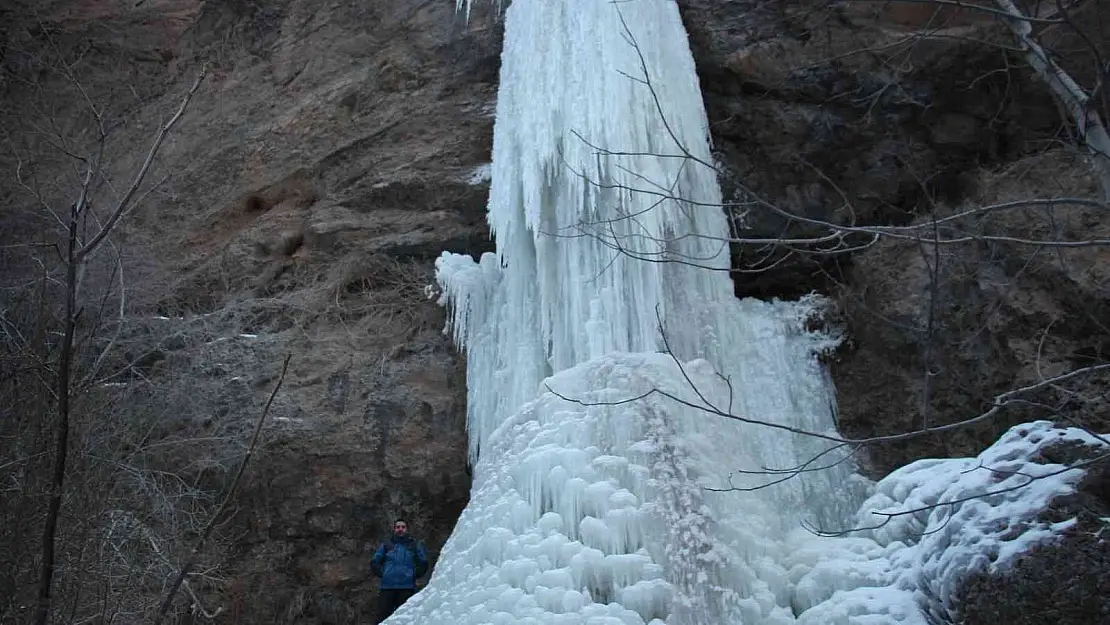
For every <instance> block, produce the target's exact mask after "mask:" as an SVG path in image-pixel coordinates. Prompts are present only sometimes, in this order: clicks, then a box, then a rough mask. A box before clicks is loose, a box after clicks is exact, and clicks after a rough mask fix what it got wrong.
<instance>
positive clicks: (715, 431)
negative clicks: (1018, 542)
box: [388, 0, 1079, 625]
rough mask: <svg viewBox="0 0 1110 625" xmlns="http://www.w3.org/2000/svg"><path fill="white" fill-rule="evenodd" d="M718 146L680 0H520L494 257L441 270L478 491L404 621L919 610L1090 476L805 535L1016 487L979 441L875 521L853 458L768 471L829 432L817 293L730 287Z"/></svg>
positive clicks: (500, 103)
mask: <svg viewBox="0 0 1110 625" xmlns="http://www.w3.org/2000/svg"><path fill="white" fill-rule="evenodd" d="M710 162H711V156H710V148H709V143H708V139H707V123H706V118H705V112H704V108H703V106H702V102H701V95H700V90H699V87H698V83H697V77H696V74H695V72H694V64H693V59H692V57H691V54H690V50H689V46H688V43H687V40H686V34H685V31H684V29H683V26H682V22H681V20H680V18H679V14H678V9H677V7H676V5H675V3H674V1H673V0H636V1H633V2H623V3H615V2H609V1H608V0H580V1H576V2H570V1H567V0H514V1H513V2H512V3H511V5H509V7H508V8H507V10H506V24H505V42H504V51H503V54H502V66H501V86H500V91H499V93H498V100H497V111H496V123H495V127H494V146H493V162H492V166H491V186H490V197H489V205H488V209H489V221H490V225H491V229H492V231H493V233H494V235H495V237H496V242H497V252H496V253H493V254H486V255H484V256H483V257H482V258H481V259H480V261H479V262H474V261H473V260H472V259H471V258H469V257H467V256H461V255H453V254H444V256H443V257H441V258H440V259H439V261H438V262H437V270H438V272H437V278H438V281H439V283H440V286H441V288H442V302H443V303H445V304H447V305H448V306H450V309H451V319H450V328H451V331H452V332H453V333H454V337H455V339H456V341H457V342H458V344H459V345H460V346H461V347H464V348H465V349H466V352H467V356H468V360H467V362H468V364H467V366H468V371H467V377H468V380H467V384H468V427H469V436H470V442H471V455H472V459H473V460H474V461H475V467H474V486H473V490H472V496H471V501H470V504H469V505H468V506H467V508H466V510H465V511H464V512H463V515H462V517H461V518H460V519H459V522H458V525H457V526H456V528H455V531H454V533H453V534H452V536H451V538H450V539H449V540H448V542H447V544H446V545H445V546H444V548H443V551H442V553H441V556H440V559H439V561H438V564H437V566H436V569H435V572H434V574H433V576H432V578H431V580H430V581H429V584H428V586H427V587H426V588H425V589H424V590H422V591H421V592H420V593H418V594H417V595H416V596H415V597H414V598H413V599H412V600H410V601H409V602H408V603H407V604H406V605H404V606H403V607H402V608H401V609H400V610H398V612H397V613H396V614H395V615H394V616H393V617H391V618H390V619H389V620H388V623H390V624H391V625H398V624H417V623H420V624H423V623H441V622H442V623H452V624H456V623H457V624H475V625H477V624H485V623H493V624H508V623H513V624H523V625H541V624H543V625H549V624H551V625H560V624H561V625H572V624H579V623H582V624H589V625H622V624H623V625H660V624H662V623H667V624H672V625H675V624H691V625H692V624H699V625H718V624H732V623H745V624H768V625H776V624H782V625H786V624H788V623H809V624H818V623H820V624H821V625H836V624H845V625H847V624H854V625H865V624H873V623H893V622H902V623H908V624H924V623H926V622H927V620H926V617H927V614H930V613H937V612H938V611H942V610H944V609H947V608H946V606H944V605H943V602H940V603H938V602H937V601H936V597H937V596H940V595H941V594H942V593H943V591H944V588H938V587H937V586H936V584H944V583H948V582H949V581H950V580H951V579H952V577H951V576H950V575H949V571H951V570H953V569H955V568H959V567H963V566H966V565H967V564H969V563H972V561H973V560H974V559H975V558H976V557H978V556H976V555H975V554H977V553H980V552H979V551H976V550H977V549H980V546H979V545H981V544H983V543H984V541H986V542H990V541H992V540H993V541H994V542H993V543H991V544H993V545H995V546H994V547H992V548H993V549H994V553H995V554H996V556H997V557H996V560H995V561H996V562H998V561H1002V560H1004V559H1005V557H1007V556H1008V555H1009V554H1010V553H1011V552H1013V551H1014V549H1012V548H1010V547H1007V546H1005V545H1004V544H1003V543H1002V542H1001V541H1000V540H999V539H998V536H999V535H1000V534H999V533H998V531H997V526H998V521H999V520H1000V519H1013V518H1018V517H1020V516H1021V514H1022V513H1024V512H1027V511H1028V509H1035V507H1036V506H1037V505H1038V502H1040V503H1043V500H1044V498H1045V497H1049V496H1051V495H1052V494H1055V493H1059V492H1065V491H1066V490H1067V488H1068V485H1069V484H1070V483H1071V482H1072V481H1074V479H1075V478H1076V476H1077V475H1078V473H1079V472H1059V473H1058V474H1056V475H1054V476H1053V478H1052V479H1046V480H1044V481H1043V482H1040V483H1039V484H1040V486H1039V487H1038V490H1037V491H1036V496H1035V497H1033V498H1032V499H1033V500H1034V501H1033V502H1032V503H1030V504H1028V505H1026V503H1023V502H1026V499H1021V498H1020V497H1017V496H1016V495H1011V494H1000V495H997V496H994V497H993V499H992V498H991V497H987V498H985V499H982V500H975V501H981V502H982V504H979V503H974V504H970V505H968V504H965V505H961V506H942V507H939V508H935V509H926V510H922V511H920V512H917V513H914V514H907V515H904V516H897V517H893V519H894V520H893V521H891V522H890V523H887V524H886V525H884V526H883V527H882V528H878V529H875V530H871V531H867V532H861V533H858V535H854V536H853V537H850V538H818V537H816V536H814V535H813V534H810V533H807V532H805V531H804V530H801V529H799V528H800V527H801V526H802V523H803V522H808V523H809V524H811V525H816V526H818V527H826V528H828V527H848V526H852V525H855V524H859V523H864V524H867V525H874V523H872V521H873V519H872V518H870V517H867V516H866V515H867V514H869V512H868V511H870V510H874V509H879V510H880V511H882V510H906V509H909V508H912V507H914V506H917V505H918V504H919V503H920V504H926V505H928V504H933V503H937V502H940V501H949V500H950V499H949V498H951V497H954V496H957V495H959V494H962V493H967V492H971V491H974V489H980V490H981V489H983V488H989V487H990V486H991V485H997V484H999V483H1000V482H999V478H998V476H997V474H995V473H989V472H988V473H989V474H988V475H986V476H984V475H982V474H981V473H980V472H979V471H976V470H968V469H969V468H970V467H971V465H969V464H968V463H975V462H977V461H974V460H966V461H951V462H949V463H924V464H922V463H918V464H916V465H911V466H910V467H907V468H905V469H903V470H902V471H900V472H898V473H896V474H894V475H892V476H891V477H890V478H888V479H887V480H884V481H883V482H881V483H880V484H878V485H877V486H875V487H874V488H873V489H871V490H870V492H871V493H872V494H871V497H870V499H869V500H868V502H867V503H866V504H865V505H864V507H863V508H862V510H864V512H863V513H859V514H862V515H864V516H863V517H857V510H860V509H861V508H860V504H861V502H863V498H864V496H865V493H864V490H865V489H867V488H868V487H869V486H870V485H867V484H865V483H864V481H863V480H862V479H860V478H858V477H854V476H853V475H852V473H851V466H850V464H848V463H840V464H836V462H837V461H838V460H840V459H842V457H841V456H838V454H839V453H841V452H838V451H834V452H832V453H829V454H828V455H827V457H824V458H823V462H824V463H826V464H836V466H834V467H832V468H828V469H826V470H821V471H807V472H802V473H800V474H798V475H796V476H794V477H792V478H791V479H785V480H783V479H781V478H782V476H781V475H778V474H768V473H766V472H763V473H761V472H760V471H761V470H763V469H764V468H768V467H770V468H790V467H796V466H799V465H801V464H802V463H804V462H806V461H807V460H810V459H811V458H813V457H814V456H815V455H816V454H819V453H821V452H824V451H826V450H829V449H831V448H832V447H833V446H834V445H835V439H836V438H837V434H836V432H835V427H834V425H835V423H834V414H833V412H834V408H833V405H834V403H833V393H832V389H831V387H830V385H829V384H828V382H827V380H826V378H825V374H824V370H823V369H822V367H821V366H820V365H819V363H818V362H817V359H816V354H817V352H818V351H820V350H821V349H823V348H825V347H827V346H828V345H829V344H830V342H831V341H832V340H833V339H832V338H830V337H826V336H822V335H820V334H815V333H812V332H808V331H806V330H805V329H804V328H805V327H806V323H805V321H806V319H807V317H808V316H809V315H811V314H813V313H814V311H815V308H816V307H817V306H818V305H819V301H817V300H804V301H802V302H798V303H782V302H775V303H767V302H759V301H753V300H744V301H740V300H736V299H735V298H734V297H733V291H732V284H731V280H730V277H729V275H728V273H727V271H726V270H727V268H728V266H729V256H728V248H727V246H726V245H723V244H722V243H721V237H725V236H727V234H728V224H727V223H726V221H725V218H724V215H723V214H722V211H721V210H720V209H719V208H718V206H719V204H720V191H719V189H718V186H717V181H716V177H715V172H714V171H713V169H712V168H711V167H709V166H708V164H709V163H710ZM728 415H732V416H733V417H736V418H730V417H729V416H728ZM753 421H759V422H760V423H755V422H753ZM1038 428H1039V429H1038ZM1032 429H1033V430H1035V431H1036V432H1037V433H1038V434H1037V436H1039V437H1040V438H1037V436H1033V437H1031V436H1029V432H1028V431H1027V432H1026V435H1025V436H1022V435H1021V434H1020V433H1014V434H1013V436H1012V437H1011V438H1013V440H1008V439H1007V440H1004V441H1003V442H1002V443H1000V445H1001V447H999V448H998V449H994V448H992V450H994V451H993V452H992V451H990V450H988V452H986V453H995V456H989V457H986V458H985V459H984V462H992V463H997V462H1003V463H1009V464H1008V465H1007V466H1008V467H1011V468H1012V467H1014V466H1018V465H1021V467H1022V472H1023V473H1027V472H1028V471H1039V470H1045V471H1049V470H1052V469H1044V468H1036V467H1040V465H1036V466H1033V465H1035V463H1032V462H1031V461H1029V460H1028V458H1029V457H1030V455H1031V454H1032V453H1034V452H1035V449H1036V448H1037V446H1038V445H1040V444H1041V442H1034V441H1033V438H1037V441H1042V440H1047V439H1048V438H1049V436H1050V433H1049V432H1048V430H1047V428H1046V427H1042V426H1032ZM1065 436H1071V437H1076V436H1078V434H1076V433H1074V432H1068V433H1066V434H1065ZM1023 441H1024V442H1023ZM1023 454H1024V455H1023ZM953 463H954V464H953ZM1011 477H1012V476H1011ZM1007 479H1009V478H1007ZM1003 482H1004V481H1003ZM756 486H762V488H757V489H753V487H756ZM1023 505H1025V506H1026V507H1025V508H1023V507H1022V506H1023ZM949 508H951V509H949ZM965 511H966V513H965ZM945 515H948V516H945ZM961 515H962V516H961ZM953 520H955V521H956V525H955V526H954V527H955V529H953V530H945V529H943V528H940V527H938V526H937V524H938V523H943V522H948V523H951V522H952V521H953ZM922 529H926V530H930V532H931V533H927V534H926V535H925V537H924V538H921V530H922ZM1053 529H1054V528H1051V527H1049V528H1037V529H1036V531H1037V532H1040V534H1036V533H1035V532H1034V533H1033V534H1028V535H1030V536H1033V537H1036V536H1043V535H1047V534H1049V533H1051V532H1052V531H1053ZM1055 529H1058V528H1055ZM932 530H935V531H932ZM969 531H971V532H972V533H970V534H969V533H968V532H969ZM975 532H978V538H979V541H978V542H977V543H976V545H974V546H967V545H965V544H964V543H961V542H960V541H964V540H966V537H967V536H972V535H974V534H975ZM992 532H995V533H994V534H992ZM992 536H993V537H994V538H990V537H992ZM945 541H947V542H945ZM943 545H946V546H950V547H952V549H949V550H948V551H944V552H943V553H942V552H941V551H939V547H940V546H943ZM959 553H964V554H965V555H958V554H959ZM953 554H956V555H953ZM946 576H947V577H946ZM938 580H939V581H938Z"/></svg>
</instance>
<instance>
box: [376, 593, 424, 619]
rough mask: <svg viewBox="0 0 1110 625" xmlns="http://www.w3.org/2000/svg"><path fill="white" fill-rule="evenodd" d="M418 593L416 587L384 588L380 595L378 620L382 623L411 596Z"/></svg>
mask: <svg viewBox="0 0 1110 625" xmlns="http://www.w3.org/2000/svg"><path fill="white" fill-rule="evenodd" d="M414 594H416V589H415V588H383V589H382V590H381V593H380V594H379V595H378V622H379V623H381V622H382V621H384V620H385V619H387V618H389V615H391V614H393V611H394V610H396V609H397V608H399V607H401V604H402V603H404V602H406V601H408V600H409V597H411V596H413V595H414Z"/></svg>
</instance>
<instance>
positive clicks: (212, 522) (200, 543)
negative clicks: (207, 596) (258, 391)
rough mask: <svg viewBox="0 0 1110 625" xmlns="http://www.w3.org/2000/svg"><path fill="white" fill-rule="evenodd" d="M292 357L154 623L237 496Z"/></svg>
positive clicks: (166, 610)
mask: <svg viewBox="0 0 1110 625" xmlns="http://www.w3.org/2000/svg"><path fill="white" fill-rule="evenodd" d="M291 358H293V355H292V354H288V355H286V356H285V361H284V362H283V363H282V364H281V374H280V375H279V376H278V380H277V384H275V385H274V390H273V391H272V392H271V393H270V398H269V399H268V400H266V407H265V408H263V409H262V416H260V417H259V418H258V423H257V424H255V426H254V434H253V435H252V436H251V442H250V445H249V446H248V447H247V454H246V455H245V456H244V457H243V461H242V462H241V463H240V464H239V470H238V471H237V472H236V473H235V477H234V478H233V479H232V480H231V487H230V488H228V491H227V495H225V496H224V499H223V501H221V502H220V505H219V507H218V508H216V511H215V512H214V513H212V517H211V518H210V519H208V523H207V524H206V525H205V526H204V531H202V532H201V535H200V537H199V538H197V542H196V544H194V545H193V550H192V551H191V552H190V553H189V557H188V558H187V559H186V560H185V564H183V565H182V566H181V570H180V571H179V572H178V574H177V577H176V578H175V579H174V581H173V584H172V585H171V586H170V589H169V592H168V593H166V598H165V599H164V600H163V601H162V605H161V607H159V608H158V614H157V615H156V616H155V618H154V625H158V624H159V623H161V622H162V620H163V619H165V617H166V614H167V613H168V612H169V610H170V606H171V605H173V599H174V597H175V596H176V595H177V591H178V590H179V589H180V588H181V584H182V582H184V581H185V577H186V576H187V575H189V571H190V570H191V569H192V568H193V566H194V565H195V564H196V561H197V557H198V556H199V555H200V551H201V549H203V548H204V543H205V542H206V541H207V540H208V536H209V535H210V534H211V533H212V530H213V529H215V527H216V522H217V521H218V520H219V518H220V517H221V516H222V515H223V513H224V510H226V509H227V506H228V504H229V503H230V502H231V499H232V497H234V496H235V492H236V490H237V489H238V488H239V482H240V481H241V480H242V478H243V473H245V472H246V470H247V465H248V464H249V463H250V461H251V456H252V455H253V454H254V450H255V447H256V446H257V445H258V439H259V435H260V434H261V433H262V426H263V425H264V424H265V423H266V416H267V415H268V414H270V406H271V405H273V403H274V397H276V396H277V394H278V391H279V390H281V384H282V382H284V381H285V373H286V371H287V370H288V369H289V360H290V359H291Z"/></svg>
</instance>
